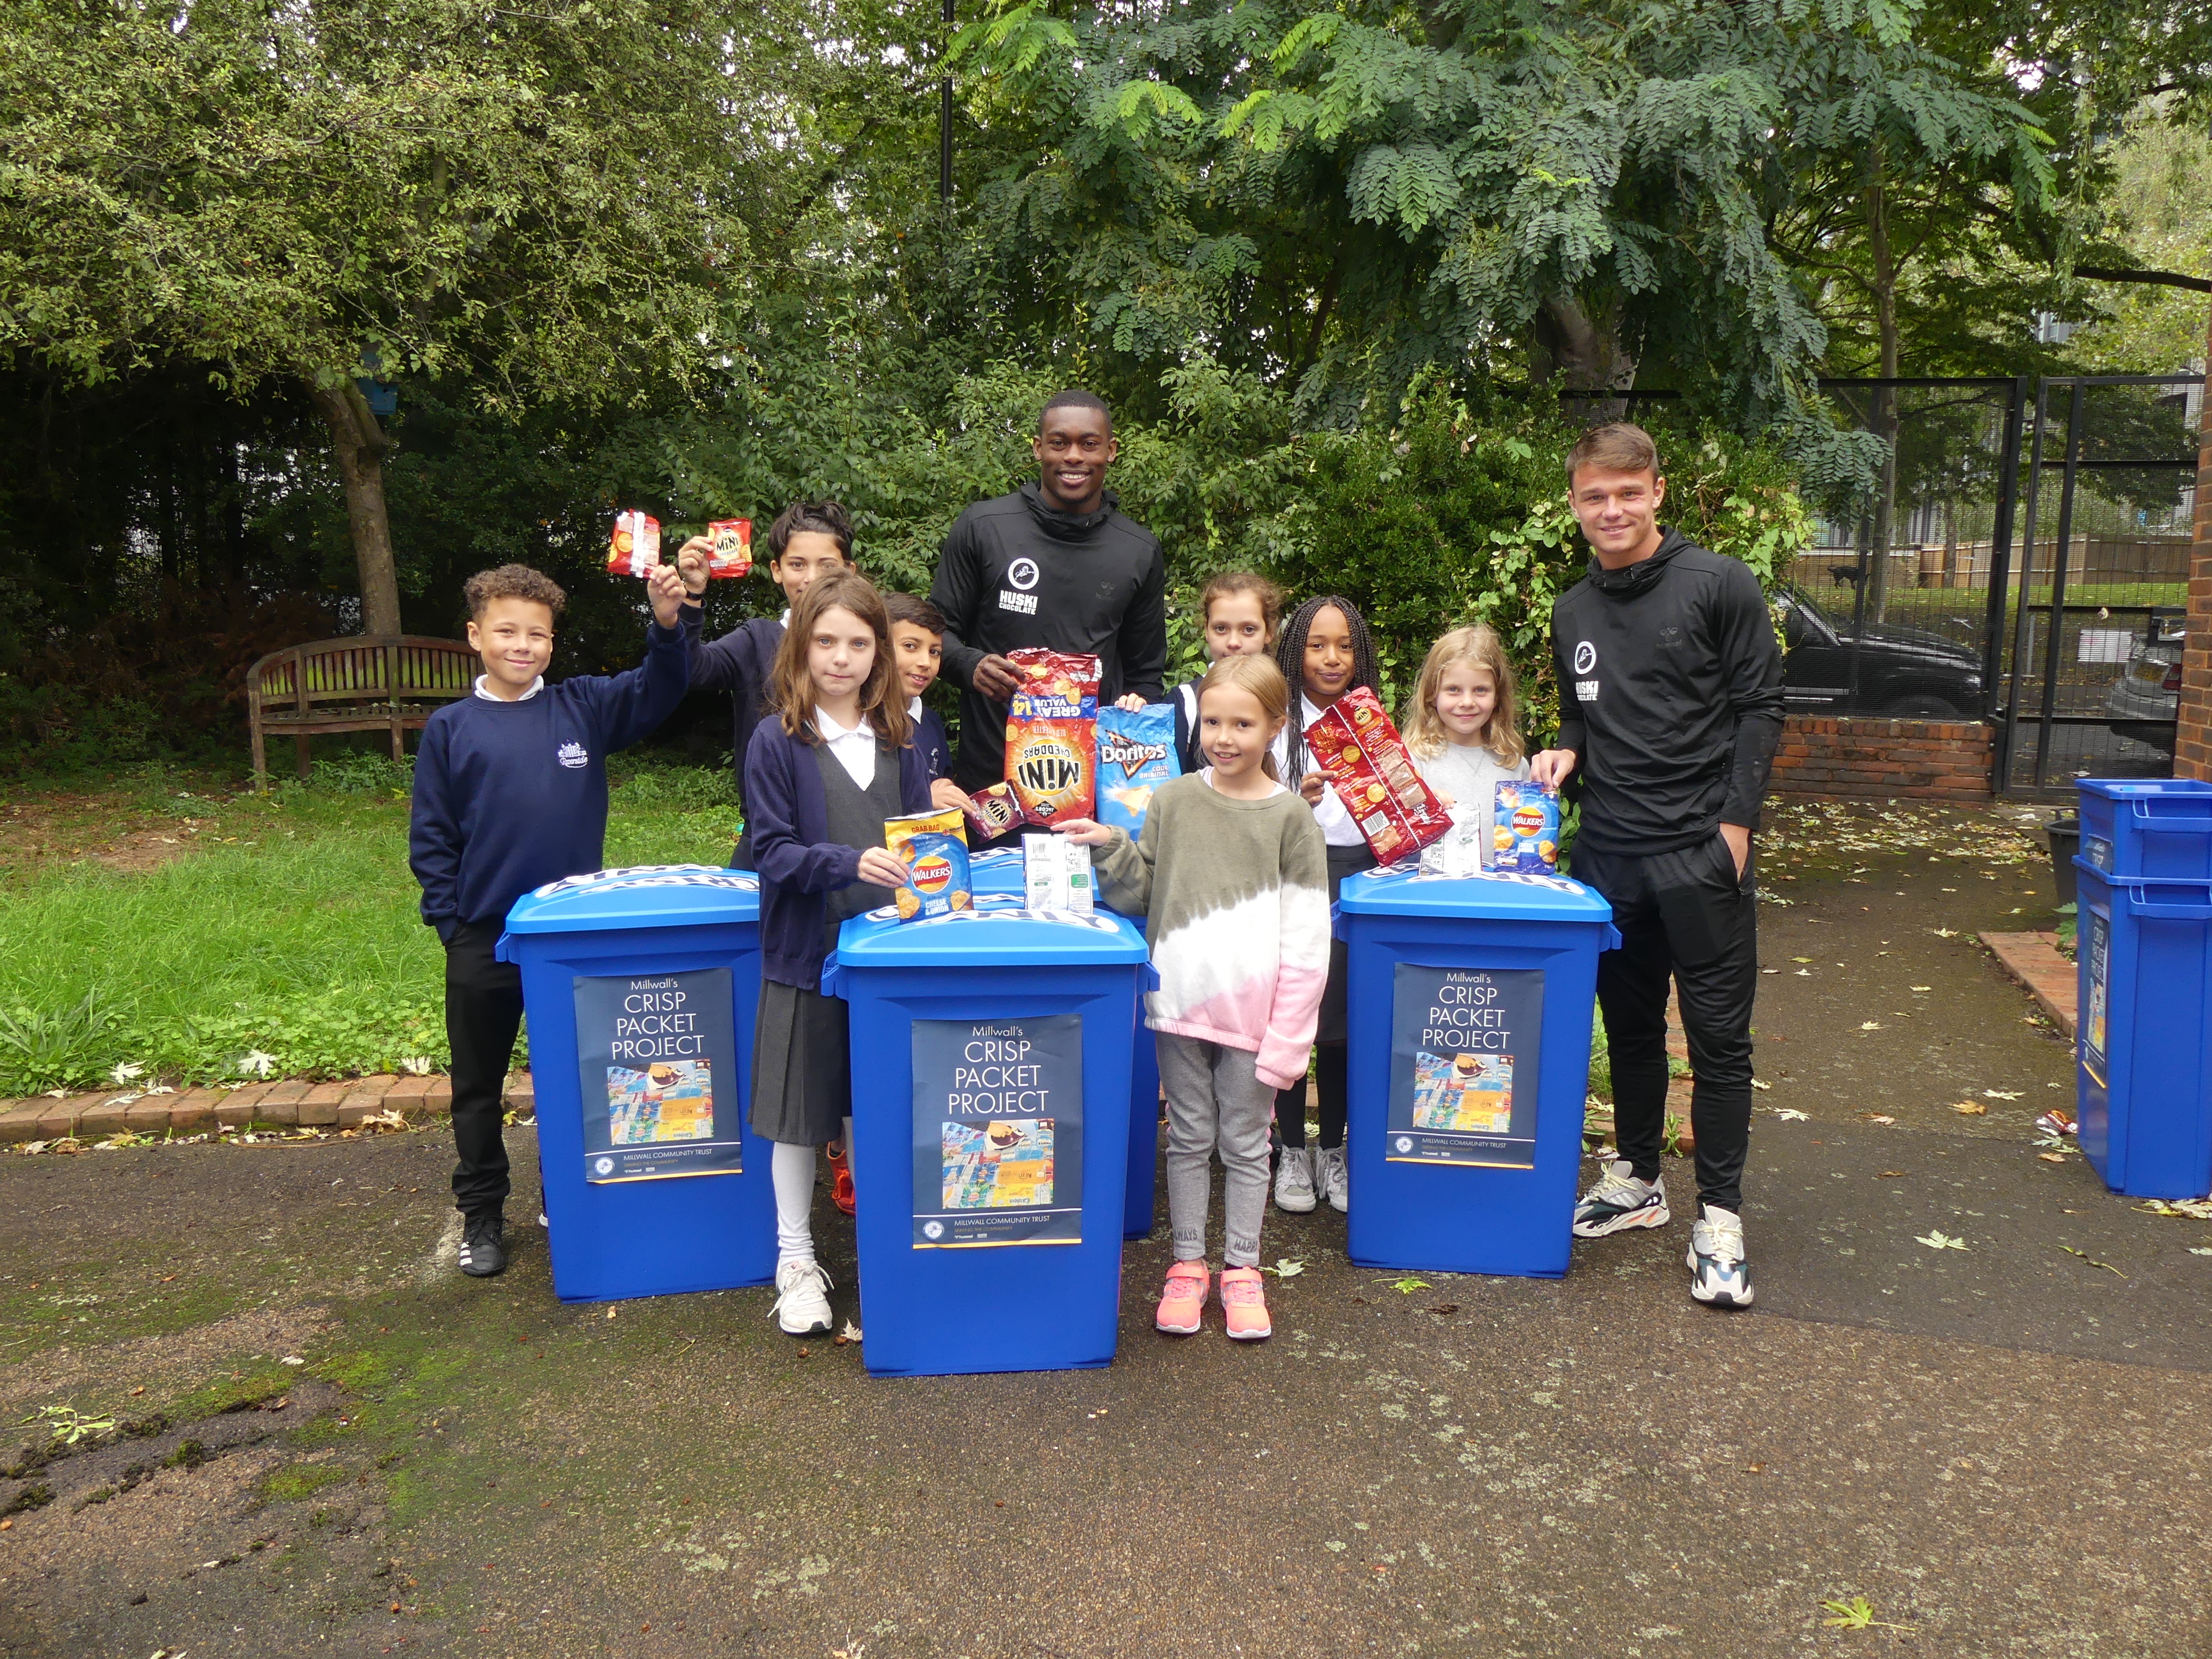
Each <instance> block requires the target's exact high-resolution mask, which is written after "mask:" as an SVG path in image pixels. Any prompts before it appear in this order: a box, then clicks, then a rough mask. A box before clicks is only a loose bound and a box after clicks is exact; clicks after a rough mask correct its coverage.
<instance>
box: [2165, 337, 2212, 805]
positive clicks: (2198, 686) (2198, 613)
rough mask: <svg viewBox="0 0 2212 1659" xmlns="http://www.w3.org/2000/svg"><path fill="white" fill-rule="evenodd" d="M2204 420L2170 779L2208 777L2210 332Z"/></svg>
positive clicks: (2211, 693) (2211, 681) (2211, 748)
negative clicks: (2186, 630) (2178, 712)
mask: <svg viewBox="0 0 2212 1659" xmlns="http://www.w3.org/2000/svg"><path fill="white" fill-rule="evenodd" d="M2204 351H2205V375H2204V417H2203V427H2202V428H2201V433H2200V437H2199V440H2198V447H2197V544H2196V546H2195V548H2194V549H2193V550H2191V556H2190V564H2189V643H2188V644H2187V645H2186V646H2185V647H2183V650H2182V653H2181V729H2180V730H2179V732H2176V733H2175V742H2174V750H2173V775H2175V776H2176V777H2179V778H2212V329H2208V332H2207V338H2206V341H2205V346H2204Z"/></svg>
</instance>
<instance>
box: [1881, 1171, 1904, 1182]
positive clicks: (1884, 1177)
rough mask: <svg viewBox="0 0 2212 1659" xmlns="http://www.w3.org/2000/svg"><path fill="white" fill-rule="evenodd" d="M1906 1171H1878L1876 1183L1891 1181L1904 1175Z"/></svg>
mask: <svg viewBox="0 0 2212 1659" xmlns="http://www.w3.org/2000/svg"><path fill="white" fill-rule="evenodd" d="M1904 1173H1905V1171H1904V1170H1875V1177H1874V1178H1875V1180H1876V1181H1889V1180H1893V1179H1894V1178H1895V1177H1897V1176H1901V1175H1903V1174H1904Z"/></svg>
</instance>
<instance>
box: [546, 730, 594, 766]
mask: <svg viewBox="0 0 2212 1659" xmlns="http://www.w3.org/2000/svg"><path fill="white" fill-rule="evenodd" d="M553 753H554V755H555V756H556V758H558V759H559V761H560V763H561V764H562V765H563V766H565V767H567V768H568V769H569V770H570V771H572V772H580V771H581V770H582V769H584V768H585V767H586V766H589V765H590V764H591V763H592V757H591V756H590V754H589V753H588V752H586V750H585V748H584V745H583V744H580V743H578V742H576V741H575V740H574V739H573V738H571V739H570V740H569V741H568V742H567V743H564V744H562V745H561V746H560V747H559V748H558V749H556V750H554V751H553Z"/></svg>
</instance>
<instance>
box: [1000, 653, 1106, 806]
mask: <svg viewBox="0 0 2212 1659" xmlns="http://www.w3.org/2000/svg"><path fill="white" fill-rule="evenodd" d="M1006 660H1007V661H1009V662H1011V663H1012V664H1013V665H1014V666H1015V667H1016V668H1017V669H1018V670H1019V671H1021V675H1022V684H1020V685H1019V686H1018V687H1017V688H1016V689H1015V691H1014V696H1013V700H1012V703H1011V704H1010V705H1009V706H1008V708H1007V710H1006V781H1007V782H1008V783H1011V784H1012V785H1013V787H1014V799H1015V801H1016V802H1017V803H1018V804H1019V805H1020V807H1021V809H1022V816H1023V817H1026V818H1027V819H1028V820H1029V821H1030V823H1036V824H1042V825H1045V826H1047V827H1049V826H1050V825H1052V824H1054V823H1064V822H1066V820H1067V819H1070V818H1087V817H1094V816H1096V815H1097V810H1098V659H1097V658H1096V657H1086V656H1078V655H1073V654H1071V653H1065V652H1060V651H1042V650H1036V649H1032V648H1030V647H1026V646H1025V647H1023V648H1022V649H1020V650H1018V651H1009V652H1008V653H1006Z"/></svg>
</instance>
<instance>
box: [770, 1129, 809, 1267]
mask: <svg viewBox="0 0 2212 1659" xmlns="http://www.w3.org/2000/svg"><path fill="white" fill-rule="evenodd" d="M769 1176H770V1177H771V1178H772V1179H773V1180H774V1181H775V1258H776V1262H775V1264H776V1266H777V1267H781V1266H782V1265H783V1264H784V1263H785V1262H787V1261H813V1260H814V1225H813V1214H814V1148H812V1147H811V1146H785V1145H784V1144H783V1143H782V1142H781V1141H780V1140H779V1141H778V1142H776V1143H775V1152H774V1153H773V1154H772V1155H771V1156H770V1158H769Z"/></svg>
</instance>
